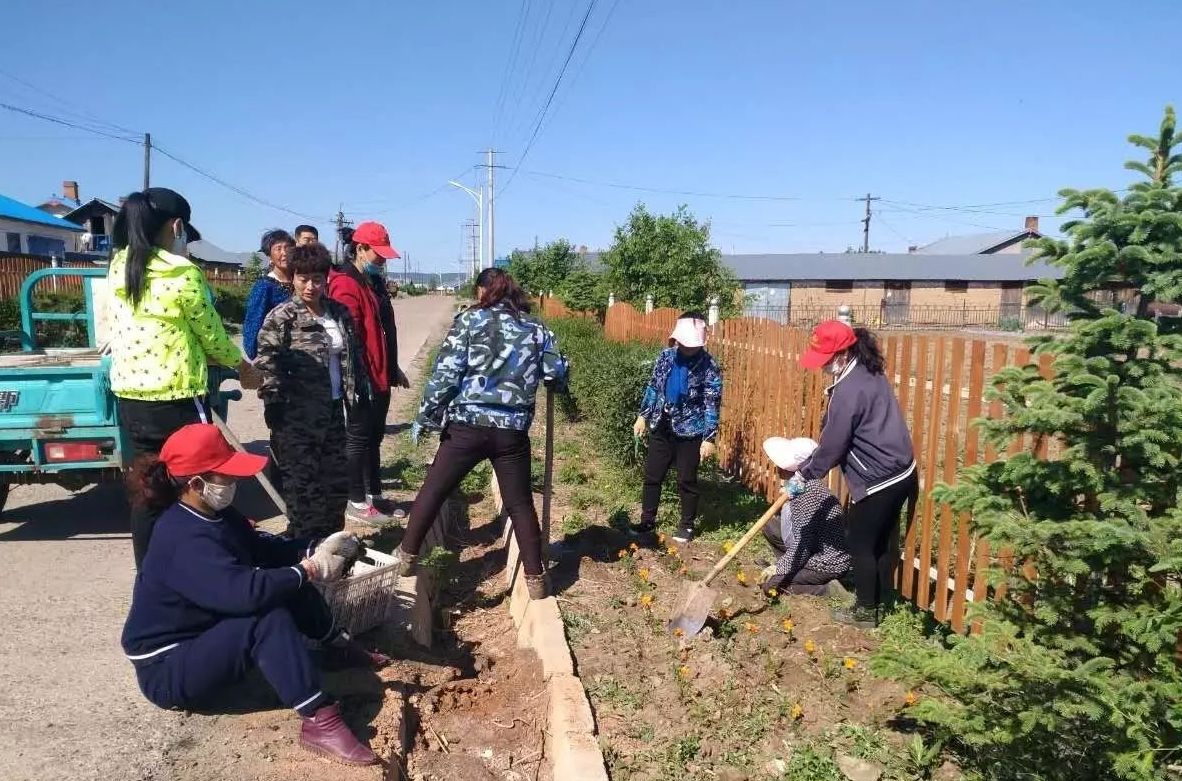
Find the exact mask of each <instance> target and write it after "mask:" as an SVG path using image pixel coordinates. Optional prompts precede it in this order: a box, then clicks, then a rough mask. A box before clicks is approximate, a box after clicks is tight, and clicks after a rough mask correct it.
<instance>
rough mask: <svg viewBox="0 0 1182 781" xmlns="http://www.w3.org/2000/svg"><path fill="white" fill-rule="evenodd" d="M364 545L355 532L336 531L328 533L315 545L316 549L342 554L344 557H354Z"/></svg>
mask: <svg viewBox="0 0 1182 781" xmlns="http://www.w3.org/2000/svg"><path fill="white" fill-rule="evenodd" d="M363 547H364V546H362V544H361V540H359V539H358V538H357V535H356V534H352V533H350V532H336V533H335V534H330V535H328V536H327V537H325V538H324V539H323V540H321V541H320V544H319V545H317V546H316V550H318V551H320V550H323V551H327V552H328V553H335V554H336V555H338V556H343V557H344V558H346V559H351V558H355V557H356V556H358V555H360V553H361V551H362V549H363Z"/></svg>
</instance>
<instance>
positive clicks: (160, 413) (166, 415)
mask: <svg viewBox="0 0 1182 781" xmlns="http://www.w3.org/2000/svg"><path fill="white" fill-rule="evenodd" d="M118 403H119V425H120V426H121V427H122V428H123V430H124V431H125V432H127V438H128V440H129V441H130V442H131V457H132V458H133V459H135V458H139V457H140V456H143V455H156V454H157V453H159V452H160V450H161V448H163V447H164V441H165V440H166V439H168V438H169V437H170V436H172V434H173V433H174V432H176V431H177V429H180V428H182V427H183V426H187V425H189V424H190V423H209V422H210V421H211V420H212V418H211V417H210V414H209V404H208V402H207V400H206V399H180V400H178V401H140V400H138V399H125V398H120V399H119V402H118ZM161 512H162V511H161ZM158 517H160V512H157V511H153V510H149V509H147V508H145V507H132V508H131V548H132V552H133V553H134V554H135V566H136V569H138V568H139V566H140V563H141V562H142V561H143V560H144V556H145V555H147V553H148V540H149V538H151V536H152V527H153V526H154V525H155V523H156V519H157V518H158Z"/></svg>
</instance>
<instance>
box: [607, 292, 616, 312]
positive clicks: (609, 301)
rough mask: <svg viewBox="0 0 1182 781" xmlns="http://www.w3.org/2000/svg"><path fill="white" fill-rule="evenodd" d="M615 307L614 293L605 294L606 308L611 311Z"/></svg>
mask: <svg viewBox="0 0 1182 781" xmlns="http://www.w3.org/2000/svg"><path fill="white" fill-rule="evenodd" d="M615 305H616V294H615V293H608V294H607V308H608V309H611V308H612V307H613V306H615Z"/></svg>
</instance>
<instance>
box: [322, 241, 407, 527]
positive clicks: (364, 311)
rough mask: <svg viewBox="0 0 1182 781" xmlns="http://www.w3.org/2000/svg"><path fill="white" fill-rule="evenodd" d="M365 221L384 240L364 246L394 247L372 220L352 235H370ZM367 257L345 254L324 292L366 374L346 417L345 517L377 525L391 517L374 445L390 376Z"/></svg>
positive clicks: (378, 438) (378, 442)
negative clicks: (341, 309)
mask: <svg viewBox="0 0 1182 781" xmlns="http://www.w3.org/2000/svg"><path fill="white" fill-rule="evenodd" d="M369 226H376V227H377V228H380V229H381V236H382V237H384V238H385V242H384V246H374V245H370V246H369V247H367V250H369V249H370V248H371V247H372V251H374V252H379V251H381V252H393V251H394V248H393V247H391V246H390V239H389V235H388V234H387V233H386V230H385V228H382V227H381V226H380V225H378V224H377V223H369V222H363V223H361V224H360V225H358V226H357V230H356V231H355V232H354V235H355V236H364V237H370V234H371V233H374V231H372V230H370V228H369ZM370 239H371V241H376V239H374V238H372V237H370ZM368 257H369V256H368V255H364V256H363V253H362V252H357V253H355V254H354V255H353V256H352V257H350V256H348V254H346V258H345V260H344V261H343V262H342V263H341V264H340V265H339V266H336V267H334V268H333V270H332V271H330V272H329V274H328V295H329V298H332V299H333V300H334V301H337V302H339V303H341V304H343V305H344V306H345V307H346V308H347V309H348V310H349V314H350V315H351V316H352V318H353V322H354V323H355V324H356V327H357V337H358V338H359V339H360V340H361V347H362V349H361V352H362V355H363V357H364V359H365V368H366V373H367V374H368V375H369V392H368V393H365V394H362V395H363V398H364V401H363V403H361V404H359V405H358V407H357V409H356V411H355V412H354V413H353V414H352V415H351V416H350V417H349V419H348V420H347V421H345V458H346V460H347V462H348V464H347V466H348V471H349V504H348V508H347V509H346V510H345V517H346V518H347V519H349V520H351V521H354V522H357V523H364V524H369V525H381V524H382V523H384V522H386V521H389V520H390V519H389V517H388V516H386V515H384V514H383V513H382V512H381V511H380V510H378V509H377V507H375V506H374V502H375V500H377V501H379V502H380V501H381V496H382V480H381V454H380V452H379V448H380V447H381V442H382V436H383V435H384V434H385V432H386V413H387V412H388V411H389V408H390V379H389V368H388V366H387V360H388V356H387V354H386V334H385V331H384V330H382V319H381V312H380V310H379V307H378V299H377V296H376V295H375V294H374V291H373V288H372V287H371V286H370V284H369V281H368V279H367V278H366V276H365V270H364V267H365V265H366V263H367V262H368Z"/></svg>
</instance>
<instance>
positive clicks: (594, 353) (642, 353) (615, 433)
mask: <svg viewBox="0 0 1182 781" xmlns="http://www.w3.org/2000/svg"><path fill="white" fill-rule="evenodd" d="M549 325H550V327H551V329H553V331H554V334H555V336H557V337H558V346H559V349H560V350H562V352H563V353H564V354H565V355H566V356H567V357H568V358H569V359H570V362H571V379H570V395H569V396H568V397H566V399H565V401H564V403H565V404H566V411H567V413H568V415H570V416H572V417H577V418H581V419H585V420H587V421H589V422H590V423H591V424H592V425H593V427H594V431H595V436H596V439H597V443H596V444H598V445H599V446H600V448H601V450H602V451H603V455H604V456H606V457H607V458H608V460H609V461H611V462H613V463H633V462H634V461H635V450H634V444H633V440H632V423H633V421H635V420H636V411H637V409H638V408H639V407H640V399H641V397H642V396H643V395H644V386H645V384H646V383H647V382H648V379H649V376H650V374H651V373H652V369H653V362H654V360H655V359H656V356H657V349H656V348H655V347H653V346H652V345H647V344H637V343H627V344H619V343H616V342H610V341H608V340H607V339H606V338H605V337H604V335H603V329H602V328H601V327H600V326H599V324H598V323H596V322H595V321H593V320H585V319H578V318H558V319H555V320H552V321H550V322H549Z"/></svg>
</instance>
